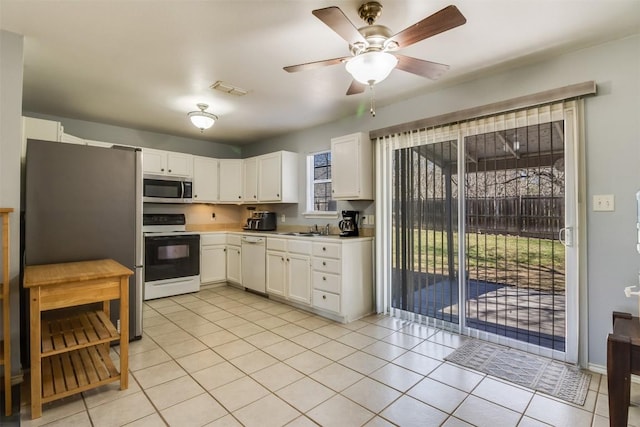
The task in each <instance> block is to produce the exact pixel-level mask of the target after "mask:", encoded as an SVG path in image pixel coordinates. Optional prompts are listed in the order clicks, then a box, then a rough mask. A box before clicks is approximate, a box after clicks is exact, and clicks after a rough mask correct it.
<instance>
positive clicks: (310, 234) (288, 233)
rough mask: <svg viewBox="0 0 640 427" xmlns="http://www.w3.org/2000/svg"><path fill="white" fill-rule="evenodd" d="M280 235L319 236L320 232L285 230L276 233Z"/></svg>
mask: <svg viewBox="0 0 640 427" xmlns="http://www.w3.org/2000/svg"><path fill="white" fill-rule="evenodd" d="M278 234H279V235H281V236H300V237H314V236H320V233H299V232H292V231H291V232H285V233H278Z"/></svg>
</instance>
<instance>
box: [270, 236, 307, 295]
mask: <svg viewBox="0 0 640 427" xmlns="http://www.w3.org/2000/svg"><path fill="white" fill-rule="evenodd" d="M310 255H311V242H308V241H303V240H290V239H282V238H271V237H269V238H267V293H268V294H271V295H276V296H279V297H281V298H285V299H287V300H290V301H294V302H297V303H300V304H304V305H310V304H311V256H310Z"/></svg>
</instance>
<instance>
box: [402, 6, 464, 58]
mask: <svg viewBox="0 0 640 427" xmlns="http://www.w3.org/2000/svg"><path fill="white" fill-rule="evenodd" d="M465 22H467V18H465V17H464V15H462V13H460V11H459V10H458V8H457V7H455V6H453V5H451V6H447V7H445V8H444V9H442V10H440V11H438V12H436V13H434V14H433V15H431V16H428V17H426V18H424V19H423V20H422V21H419V22H416V23H415V24H413V25H412V26H410V27H408V28H405V29H404V30H402V31H400V32H399V33H398V34H396V35H394V36H393V37H391V39H392V40H394V41H395V42H396V43H398V46H399V47H400V48H405V47H407V46H410V45H412V44H414V43H417V42H419V41H420V40H424V39H426V38H429V37H432V36H435V35H436V34H440V33H442V32H444V31H447V30H450V29H452V28H455V27H458V26H460V25H462V24H464V23H465Z"/></svg>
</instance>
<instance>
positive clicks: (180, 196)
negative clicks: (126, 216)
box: [142, 174, 193, 203]
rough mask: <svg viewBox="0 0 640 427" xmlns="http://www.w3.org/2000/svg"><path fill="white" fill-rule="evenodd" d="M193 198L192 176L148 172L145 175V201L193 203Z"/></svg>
mask: <svg viewBox="0 0 640 427" xmlns="http://www.w3.org/2000/svg"><path fill="white" fill-rule="evenodd" d="M192 198H193V182H192V180H191V178H184V177H179V176H165V175H147V174H145V175H144V177H143V183H142V201H143V202H151V203H191V202H192Z"/></svg>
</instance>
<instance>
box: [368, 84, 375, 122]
mask: <svg viewBox="0 0 640 427" xmlns="http://www.w3.org/2000/svg"><path fill="white" fill-rule="evenodd" d="M369 90H370V91H371V106H370V108H369V112H370V113H371V116H372V117H375V116H376V91H375V89H374V88H373V83H370V84H369Z"/></svg>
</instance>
